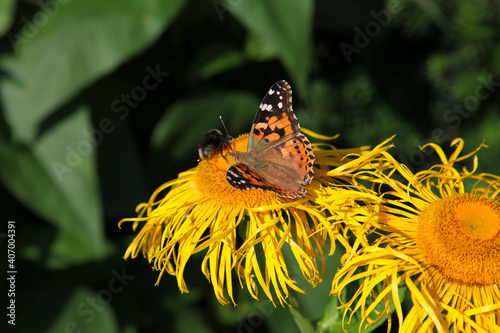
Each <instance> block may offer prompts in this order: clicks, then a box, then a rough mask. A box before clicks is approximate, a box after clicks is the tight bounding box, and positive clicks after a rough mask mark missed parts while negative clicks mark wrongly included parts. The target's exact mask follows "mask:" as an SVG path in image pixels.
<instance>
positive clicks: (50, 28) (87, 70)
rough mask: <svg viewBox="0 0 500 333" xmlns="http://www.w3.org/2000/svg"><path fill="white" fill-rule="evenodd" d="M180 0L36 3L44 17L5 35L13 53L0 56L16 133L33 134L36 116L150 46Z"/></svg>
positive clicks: (2, 89) (2, 91) (2, 90)
mask: <svg viewBox="0 0 500 333" xmlns="http://www.w3.org/2000/svg"><path fill="white" fill-rule="evenodd" d="M185 2H186V1H185V0H170V1H163V0H154V1H121V0H103V1H90V2H89V1H85V0H72V1H70V2H67V3H65V4H59V2H57V1H54V2H51V3H52V4H54V6H55V7H57V8H55V7H54V9H52V11H53V13H52V14H50V12H49V10H48V9H43V8H42V9H40V11H39V12H38V13H40V15H42V14H43V13H45V14H46V16H47V17H48V18H47V20H46V21H45V22H46V23H45V24H44V25H41V24H39V25H36V22H37V21H36V20H34V21H33V22H28V23H26V24H25V26H24V27H23V29H21V31H20V32H19V34H18V35H17V34H16V35H14V36H9V39H10V40H11V42H12V43H13V45H14V51H15V54H14V55H12V56H4V57H3V58H2V59H0V69H2V70H4V71H5V72H6V73H7V76H6V77H5V78H3V79H2V80H1V81H0V96H1V100H2V101H3V108H4V110H5V116H6V118H7V121H8V123H9V124H10V126H11V127H12V130H13V133H14V136H15V137H16V139H20V140H22V141H29V140H31V139H33V137H34V136H35V135H36V133H37V129H38V125H39V123H40V121H41V120H43V119H44V118H46V117H47V116H48V115H50V114H51V113H52V112H54V110H55V109H57V108H59V107H60V106H61V105H63V104H64V103H66V102H67V101H69V100H70V99H71V98H72V97H73V96H75V95H76V94H78V93H79V92H80V91H81V90H82V89H83V88H85V87H87V86H88V85H89V84H91V83H92V82H94V81H96V80H97V79H99V78H100V77H102V76H103V75H105V74H107V73H109V72H111V71H112V70H114V69H115V68H116V67H118V66H119V65H120V64H121V63H123V62H124V61H125V60H126V59H128V58H130V57H132V56H133V55H135V54H137V53H138V52H140V51H141V50H143V49H144V48H146V47H147V46H149V45H150V44H151V43H152V42H153V41H154V40H156V39H157V38H158V36H159V35H160V34H161V33H162V31H163V30H164V29H165V27H166V26H167V25H168V24H169V23H170V22H172V20H173V19H174V18H175V17H176V15H177V13H178V12H179V10H180V9H181V8H182V5H183V4H184V3H185ZM44 11H45V12H44ZM35 15H37V14H34V16H35ZM150 66H151V67H155V64H150Z"/></svg>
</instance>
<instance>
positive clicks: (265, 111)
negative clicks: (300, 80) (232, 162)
mask: <svg viewBox="0 0 500 333" xmlns="http://www.w3.org/2000/svg"><path fill="white" fill-rule="evenodd" d="M299 130H300V126H299V122H298V120H297V117H295V114H294V112H293V109H292V88H291V87H290V85H289V84H288V83H287V82H286V81H284V80H282V81H279V82H276V83H275V84H274V85H273V86H272V87H271V88H270V89H269V90H268V92H267V94H266V96H264V98H263V99H262V102H261V103H260V106H259V110H258V111H257V114H256V115H255V119H254V121H253V125H252V129H251V131H250V139H249V140H248V151H259V150H260V151H261V150H264V149H266V147H268V145H269V143H271V144H272V143H273V142H275V141H279V140H285V139H286V138H287V137H290V136H293V135H295V134H297V133H299Z"/></svg>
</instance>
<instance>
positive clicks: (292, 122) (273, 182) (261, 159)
mask: <svg viewBox="0 0 500 333" xmlns="http://www.w3.org/2000/svg"><path fill="white" fill-rule="evenodd" d="M299 130H300V126H299V122H298V120H297V118H296V117H295V114H294V112H293V109H292V88H290V85H289V84H288V83H287V82H286V81H284V80H283V81H279V82H276V83H275V84H274V85H273V86H272V87H271V88H270V89H269V90H268V92H267V94H266V95H265V96H264V99H263V100H262V102H261V104H260V106H259V110H258V111H257V114H256V116H255V119H254V121H253V125H252V129H251V131H250V138H249V140H248V148H247V151H246V152H241V151H231V152H229V156H231V157H232V158H233V159H234V161H235V162H236V163H235V164H233V165H232V166H231V167H230V168H229V170H228V171H227V174H226V178H227V181H228V182H229V184H231V185H232V186H233V187H234V188H236V189H238V190H241V191H245V190H249V189H262V190H265V191H272V192H274V193H275V194H276V195H278V196H280V197H284V198H296V197H303V196H304V195H305V193H306V189H305V188H304V185H309V184H310V183H311V181H312V179H313V177H314V171H313V164H314V159H315V156H314V153H313V150H312V148H311V143H310V142H309V140H308V139H307V137H306V136H305V135H304V134H301V133H300V132H299Z"/></svg>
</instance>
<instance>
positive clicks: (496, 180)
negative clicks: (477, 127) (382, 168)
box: [332, 139, 500, 332]
mask: <svg viewBox="0 0 500 333" xmlns="http://www.w3.org/2000/svg"><path fill="white" fill-rule="evenodd" d="M426 146H430V147H432V148H433V149H434V150H435V151H436V153H437V154H438V156H439V158H440V160H441V162H442V163H441V164H437V165H434V166H433V167H432V168H430V169H429V170H425V171H421V172H418V173H416V174H413V173H412V172H410V171H409V170H408V168H406V167H405V166H404V165H402V164H399V163H397V162H396V161H395V160H394V159H393V158H392V157H391V156H390V155H389V154H387V153H384V155H385V156H386V158H387V161H390V162H391V163H393V164H394V168H393V170H392V172H390V173H389V174H384V173H381V172H376V171H375V172H364V173H362V174H359V175H358V177H360V178H364V179H369V180H371V181H372V182H373V184H374V186H373V188H374V189H375V188H376V187H378V186H379V185H383V187H382V188H384V187H388V188H389V190H388V191H387V192H386V193H384V194H383V196H381V197H380V196H379V198H380V205H379V206H376V205H374V206H370V207H367V209H368V208H370V209H371V210H372V211H371V214H372V215H373V217H374V218H373V219H371V220H370V222H369V224H370V230H369V231H367V233H374V234H376V235H378V236H379V237H378V238H376V240H375V241H373V242H372V243H371V244H370V245H369V246H365V247H362V248H360V249H359V250H358V251H356V252H355V253H349V254H348V255H347V256H346V257H345V258H346V259H347V260H346V262H345V263H344V266H343V267H342V268H341V269H340V270H339V272H338V273H337V275H336V276H335V278H334V281H333V286H332V293H335V294H339V299H342V296H340V294H341V293H342V291H343V290H345V288H346V287H347V288H348V285H349V284H351V283H353V282H358V283H360V286H359V288H358V289H357V291H356V292H355V294H354V296H353V297H352V298H350V299H349V300H348V301H347V302H345V303H344V304H343V305H342V307H343V308H346V309H348V310H350V311H352V312H351V314H350V316H352V315H353V314H354V313H356V311H361V316H362V318H363V320H366V322H367V324H369V325H370V324H374V323H376V322H377V321H378V320H379V319H381V318H382V315H383V314H384V313H387V315H388V317H389V319H390V313H391V309H390V303H391V300H392V303H393V305H394V309H395V311H396V313H397V316H398V319H399V331H400V332H433V331H438V332H449V331H452V332H500V205H499V198H500V177H499V176H496V175H491V174H484V173H483V174H474V173H475V172H476V169H477V156H475V154H476V152H477V151H478V150H479V149H480V148H481V147H479V148H478V149H476V150H475V151H474V152H472V153H470V154H467V155H464V156H459V155H460V153H461V151H462V148H463V140H461V139H456V140H455V141H453V142H452V146H456V148H455V150H454V152H453V153H452V154H451V156H450V158H447V157H446V155H445V153H444V152H443V150H442V149H441V148H440V147H439V146H437V145H434V144H428V145H426ZM426 146H424V148H425V147H426ZM470 157H473V162H474V163H473V168H472V171H470V172H469V171H467V169H465V168H464V169H463V170H462V171H458V170H457V169H456V168H455V166H454V164H455V163H457V162H460V161H463V160H465V159H467V158H470ZM389 177H390V178H389ZM396 179H404V180H405V183H402V182H400V181H398V180H396ZM375 200H376V198H375V197H374V198H373V201H375ZM403 284H404V285H406V286H407V288H408V290H409V294H410V295H411V301H412V303H413V305H412V307H411V309H410V310H409V313H408V314H406V316H404V315H403V309H402V304H401V303H402V299H401V296H402V295H400V294H399V290H398V288H399V287H401V285H403ZM380 307H381V308H382V309H384V311H382V312H380ZM347 314H348V311H346V312H345V313H344V319H345V318H346V316H347ZM361 324H363V322H362V323H361ZM361 324H360V328H361ZM390 326H391V323H390V321H389V329H390ZM389 329H388V330H389Z"/></svg>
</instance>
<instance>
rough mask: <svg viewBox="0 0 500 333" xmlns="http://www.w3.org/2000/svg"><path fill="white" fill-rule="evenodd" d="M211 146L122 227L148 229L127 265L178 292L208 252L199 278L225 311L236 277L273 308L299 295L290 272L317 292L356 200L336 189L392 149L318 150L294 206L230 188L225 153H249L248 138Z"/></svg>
mask: <svg viewBox="0 0 500 333" xmlns="http://www.w3.org/2000/svg"><path fill="white" fill-rule="evenodd" d="M303 131H304V132H307V133H308V135H310V136H315V137H316V138H322V139H325V138H327V137H322V136H319V135H316V134H314V133H312V132H310V131H307V130H303ZM208 139H209V140H208V141H207V142H205V144H203V145H202V146H201V147H200V157H201V158H202V160H201V161H200V162H199V164H198V166H197V167H195V168H193V169H190V170H188V171H186V172H182V173H181V174H179V176H178V178H177V179H175V180H172V181H169V182H167V183H165V184H164V185H162V186H160V187H159V188H158V189H157V190H156V191H155V192H154V193H153V195H152V196H151V198H150V200H149V202H147V203H143V204H140V205H139V206H138V207H137V211H138V213H139V215H138V217H136V218H128V219H124V220H122V221H121V222H120V225H121V224H122V223H123V222H133V229H134V230H136V229H137V228H138V226H139V223H140V222H145V225H144V226H142V228H141V229H140V231H139V233H138V235H137V236H136V237H135V239H134V240H133V242H132V243H131V244H130V246H129V247H128V249H127V251H126V253H125V258H129V257H132V258H135V257H137V255H138V254H139V253H141V252H142V254H143V255H144V256H145V257H146V258H147V259H148V261H149V262H151V263H153V267H154V268H155V269H156V270H159V271H160V276H159V278H158V282H159V280H160V278H161V276H162V275H163V273H164V272H167V273H169V274H171V275H175V276H176V278H177V282H178V286H179V289H180V290H181V291H182V292H187V291H188V288H187V286H186V283H185V281H184V270H185V268H186V265H187V263H188V260H189V259H190V257H191V256H192V255H193V254H195V253H198V252H203V253H204V259H203V262H202V267H201V270H202V272H203V273H204V274H205V276H206V278H207V279H208V280H209V281H210V283H211V284H212V286H213V290H214V293H215V295H216V297H217V299H218V300H219V301H220V302H221V303H223V304H226V303H229V302H232V303H234V304H235V303H236V302H235V300H234V297H233V289H234V286H233V280H232V274H233V272H234V273H236V276H237V278H238V281H239V282H240V284H241V286H242V287H246V288H247V289H248V291H249V293H250V295H251V296H252V297H254V298H257V297H258V292H259V288H260V290H262V291H263V292H264V294H265V295H266V296H267V297H268V298H269V299H270V300H271V301H273V303H274V299H275V298H277V299H278V300H279V302H280V303H281V304H284V303H286V298H287V296H288V293H289V289H292V290H295V291H298V292H302V290H301V289H300V288H299V287H298V286H297V283H296V280H295V278H296V276H294V275H293V274H290V271H291V270H289V269H288V266H289V265H293V267H295V269H294V271H296V272H299V273H300V275H301V276H303V277H304V278H305V279H306V280H307V281H308V282H309V283H310V284H311V285H313V286H315V285H316V284H318V283H319V282H320V281H321V279H322V274H323V272H324V267H322V268H321V269H320V267H318V266H319V265H321V266H323V265H324V253H323V249H324V247H325V246H326V245H329V246H330V249H331V250H330V251H333V250H334V246H335V240H336V239H337V238H341V237H340V233H339V231H338V229H337V227H336V225H335V224H334V223H332V221H333V220H341V219H342V216H341V214H345V212H346V207H348V206H349V204H350V203H352V201H353V200H354V199H353V197H351V196H349V195H348V193H350V192H354V191H353V190H351V189H349V188H348V187H346V188H345V189H344V190H339V189H337V188H336V187H335V183H337V185H338V188H340V187H341V186H343V185H345V184H350V182H349V179H350V175H351V174H352V172H353V171H354V170H357V169H358V168H359V167H362V166H363V165H366V164H367V163H369V161H370V160H371V159H372V158H373V156H374V155H377V154H380V152H381V151H384V150H386V149H388V147H389V144H387V142H385V143H384V144H382V145H380V146H378V147H376V148H375V149H374V150H371V151H369V150H368V148H367V147H362V148H357V149H345V150H341V149H336V148H335V147H333V146H331V145H318V144H313V145H312V148H313V151H314V154H315V155H316V162H315V166H314V167H315V178H314V180H313V181H312V182H311V183H310V184H309V185H306V186H305V187H306V190H307V192H306V194H305V196H304V197H298V198H294V199H290V198H283V197H280V196H278V195H276V194H275V193H273V192H272V191H263V190H261V189H248V190H245V191H240V190H238V189H236V188H234V187H233V186H231V184H230V183H229V182H228V181H227V178H226V174H227V172H228V169H229V168H230V167H231V165H232V164H233V163H234V161H232V159H230V158H228V157H227V156H228V152H229V150H230V149H235V150H237V151H242V152H244V151H246V147H247V144H248V139H249V136H248V134H247V135H242V136H240V137H239V138H237V139H234V140H232V142H230V144H227V145H226V144H220V141H219V140H212V139H210V138H208ZM329 139H332V138H329ZM352 154H355V156H354V155H353V156H351V155H352ZM335 169H337V170H338V172H337V173H335V172H333V174H334V175H335V176H336V178H335V181H332V179H333V178H332V171H333V170H335ZM328 242H329V244H327V243H328ZM285 252H288V253H291V254H292V257H293V258H294V260H295V262H294V263H293V262H292V263H291V262H290V260H289V259H286V260H285ZM318 259H319V260H318ZM318 262H319V265H318ZM158 282H157V283H158Z"/></svg>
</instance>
